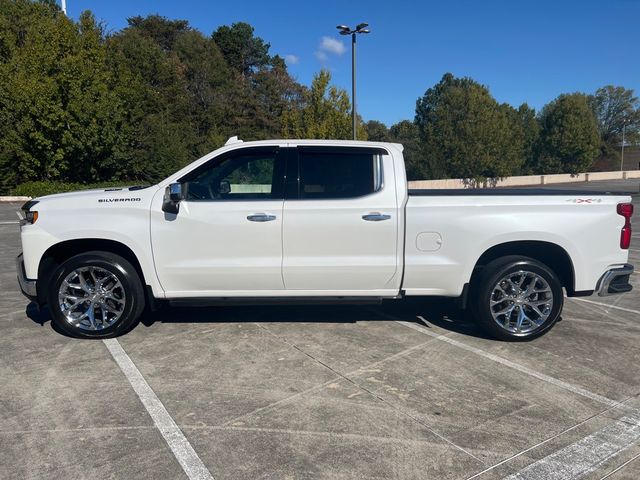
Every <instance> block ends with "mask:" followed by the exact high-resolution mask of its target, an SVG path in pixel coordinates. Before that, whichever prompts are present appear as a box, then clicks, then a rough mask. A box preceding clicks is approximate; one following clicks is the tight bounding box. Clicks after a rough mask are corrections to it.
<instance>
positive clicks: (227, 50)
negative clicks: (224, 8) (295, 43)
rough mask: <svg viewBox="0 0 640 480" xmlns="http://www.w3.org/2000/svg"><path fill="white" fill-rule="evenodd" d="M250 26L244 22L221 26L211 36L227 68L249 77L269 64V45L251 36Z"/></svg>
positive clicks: (251, 28)
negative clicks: (227, 65) (225, 61)
mask: <svg viewBox="0 0 640 480" xmlns="http://www.w3.org/2000/svg"><path fill="white" fill-rule="evenodd" d="M253 32H254V30H253V27H252V26H251V25H249V24H248V23H244V22H238V23H234V24H232V25H231V26H228V25H223V26H222V27H220V28H218V29H217V30H216V31H215V32H214V33H213V35H212V37H213V40H214V41H215V42H216V44H217V45H218V47H219V48H220V51H221V52H222V54H223V55H224V58H225V59H226V60H227V63H228V64H229V66H230V67H231V68H232V69H233V70H235V71H236V72H238V73H240V74H241V75H242V76H247V75H250V74H251V73H253V72H255V71H257V70H259V69H260V68H261V67H264V66H266V65H269V64H270V63H271V57H270V56H269V48H270V46H271V45H269V44H268V43H266V42H265V41H264V40H262V39H261V38H260V37H256V36H254V34H253Z"/></svg>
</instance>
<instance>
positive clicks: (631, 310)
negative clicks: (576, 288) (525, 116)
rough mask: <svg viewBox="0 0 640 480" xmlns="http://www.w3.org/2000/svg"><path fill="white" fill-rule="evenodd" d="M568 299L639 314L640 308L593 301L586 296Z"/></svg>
mask: <svg viewBox="0 0 640 480" xmlns="http://www.w3.org/2000/svg"><path fill="white" fill-rule="evenodd" d="M570 300H575V301H576V302H585V303H592V304H593V305H600V306H601V307H606V308H613V309H615V310H622V311H623V312H629V313H637V314H638V315H640V310H633V309H631V308H624V307H618V306H617V305H609V304H608V303H602V302H594V301H593V300H587V299H586V298H577V297H571V298H570Z"/></svg>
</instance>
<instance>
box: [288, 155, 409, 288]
mask: <svg viewBox="0 0 640 480" xmlns="http://www.w3.org/2000/svg"><path fill="white" fill-rule="evenodd" d="M291 150H293V151H294V152H295V154H294V155H292V157H293V158H294V159H295V157H297V162H296V163H297V166H298V172H297V173H298V175H297V182H298V188H297V194H296V195H294V197H293V198H290V197H289V196H287V199H286V200H285V205H284V214H283V215H284V223H283V268H282V271H283V277H284V283H285V287H286V289H287V291H288V292H292V291H298V292H299V294H300V295H305V294H307V293H308V294H309V295H326V296H334V295H338V296H342V295H344V296H377V295H388V294H390V295H395V294H397V292H398V288H399V285H400V274H399V273H398V272H400V271H401V269H400V265H399V262H400V257H399V255H398V249H399V242H398V238H399V236H398V225H399V222H398V205H397V199H396V191H395V176H394V171H393V158H392V157H391V156H390V155H389V154H388V152H387V151H386V150H383V149H378V148H360V147H327V146H325V147H321V146H318V147H313V146H300V147H298V148H297V149H291ZM289 177H293V175H289ZM287 190H288V192H290V191H291V188H288V189H287ZM288 195H290V193H289V194H288Z"/></svg>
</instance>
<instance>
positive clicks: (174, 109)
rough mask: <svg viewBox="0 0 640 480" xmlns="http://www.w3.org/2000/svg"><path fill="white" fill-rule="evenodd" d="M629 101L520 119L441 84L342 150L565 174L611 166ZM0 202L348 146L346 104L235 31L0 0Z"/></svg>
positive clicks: (469, 89)
mask: <svg viewBox="0 0 640 480" xmlns="http://www.w3.org/2000/svg"><path fill="white" fill-rule="evenodd" d="M623 121H625V122H626V130H627V138H628V140H630V141H637V140H638V131H639V129H640V108H639V102H638V99H637V98H636V97H635V96H634V94H633V91H631V90H628V89H624V88H622V87H612V86H607V87H603V88H602V89H599V90H598V91H597V92H595V93H594V94H593V95H585V94H579V93H576V94H568V95H561V96H560V97H558V98H557V99H556V100H554V101H553V102H551V103H550V104H548V105H547V106H545V107H544V108H543V109H542V110H541V111H540V112H535V111H534V110H533V109H532V108H530V107H528V106H527V105H526V104H524V105H521V106H520V107H519V108H518V109H515V108H513V107H511V106H510V105H507V104H499V103H498V102H497V101H496V100H495V99H494V98H493V97H492V96H491V94H490V92H489V90H488V88H486V87H485V86H483V85H481V84H479V83H477V82H475V81H474V80H472V79H469V78H456V77H454V76H453V75H451V74H445V75H444V76H443V78H442V80H441V81H440V82H439V83H438V84H437V85H435V86H433V87H431V88H429V89H428V90H427V91H426V93H425V95H424V96H423V97H421V98H420V99H418V101H417V104H416V115H415V118H414V120H413V121H410V120H405V121H402V122H399V123H398V124H396V125H393V126H391V127H390V128H387V127H386V126H385V125H384V124H382V123H380V122H376V121H369V122H366V123H365V122H364V121H363V120H362V119H361V118H359V119H358V138H361V139H367V138H368V139H370V140H385V141H394V142H401V143H403V144H404V145H405V154H406V156H407V161H408V171H409V176H410V178H413V179H422V178H446V177H464V178H473V179H482V178H486V177H500V176H507V175H513V174H527V173H542V172H544V173H556V172H569V173H576V172H579V171H584V170H586V169H588V168H590V167H591V166H592V164H593V163H594V162H595V161H596V159H598V158H613V157H615V155H616V153H615V152H616V148H617V145H618V144H619V143H620V136H621V131H622V123H621V122H623ZM0 126H1V128H0V190H1V191H4V192H8V191H12V190H13V189H14V187H15V186H16V185H18V184H23V183H25V182H32V181H49V182H54V181H58V182H67V183H70V182H76V183H95V182H105V181H116V182H117V181H135V182H143V183H149V182H155V181H158V180H160V179H161V178H163V177H165V176H167V175H169V174H170V173H172V172H173V171H175V170H176V169H178V168H180V167H182V166H184V165H186V164H187V163H189V162H191V161H192V160H194V159H195V158H198V157H199V156H201V155H203V154H205V153H207V152H209V151H211V150H213V149H215V148H217V147H219V146H221V145H222V144H223V143H224V141H225V140H226V139H227V138H228V137H230V136H232V135H239V136H240V137H241V138H243V139H244V140H256V139H267V138H277V137H285V138H336V139H340V138H344V139H348V138H350V137H351V121H350V99H349V96H348V94H347V92H346V91H345V90H344V89H341V88H338V87H336V86H334V85H332V84H331V75H330V73H329V72H328V71H326V70H322V71H320V72H318V74H317V75H316V76H315V77H314V79H313V81H312V83H311V85H310V86H309V87H307V86H304V85H301V84H300V83H298V82H297V81H295V80H294V79H293V78H292V77H291V75H290V74H289V72H288V70H287V66H286V64H285V62H284V60H283V59H282V58H281V57H280V56H279V55H273V54H272V53H271V52H270V45H269V43H268V42H267V41H265V40H264V39H262V38H260V37H258V36H256V35H255V33H254V29H253V27H252V26H251V25H249V24H247V23H235V24H233V25H223V26H221V27H219V28H218V29H217V30H215V31H214V32H213V33H212V34H210V35H205V34H203V33H202V32H200V31H198V30H196V29H194V28H192V27H191V26H190V25H189V23H188V22H187V21H185V20H171V19H167V18H164V17H160V16H158V15H151V16H147V17H132V18H129V19H128V25H127V26H126V27H125V28H123V29H122V30H119V31H116V32H106V31H105V28H104V25H103V24H101V23H100V22H99V21H98V20H96V18H95V17H94V16H93V14H92V13H91V12H90V11H85V12H84V13H82V14H81V16H80V18H79V20H78V21H73V20H72V19H69V18H67V17H66V16H65V15H63V14H62V12H61V11H60V9H59V7H58V6H57V5H56V3H55V2H54V1H53V0H41V1H35V2H34V1H31V0H0Z"/></svg>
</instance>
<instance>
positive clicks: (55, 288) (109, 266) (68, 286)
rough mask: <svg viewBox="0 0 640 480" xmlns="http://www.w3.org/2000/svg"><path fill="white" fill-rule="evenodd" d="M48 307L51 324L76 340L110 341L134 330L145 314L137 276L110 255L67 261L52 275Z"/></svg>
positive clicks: (85, 255) (97, 253) (90, 254)
mask: <svg viewBox="0 0 640 480" xmlns="http://www.w3.org/2000/svg"><path fill="white" fill-rule="evenodd" d="M47 303H48V304H49V310H50V312H51V317H52V322H53V323H54V326H55V327H58V328H59V329H60V330H62V331H63V332H64V333H66V334H68V335H71V336H73V337H77V338H110V337H116V336H118V335H121V334H122V333H126V332H127V331H129V330H130V329H131V328H133V327H134V325H135V324H136V322H137V320H138V319H139V317H140V315H141V313H142V311H143V310H144V305H145V297H144V289H143V288H142V283H141V281H140V276H139V275H138V272H137V271H136V269H135V268H134V267H133V265H131V263H130V262H129V261H127V260H126V259H124V258H122V257H121V256H119V255H116V254H114V253H111V252H100V251H95V252H87V253H82V254H79V255H76V256H74V257H71V258H69V259H68V260H66V261H65V262H64V263H62V264H61V265H59V266H58V267H57V268H56V269H55V270H54V272H53V273H52V275H51V281H50V282H49V291H48V292H47Z"/></svg>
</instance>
